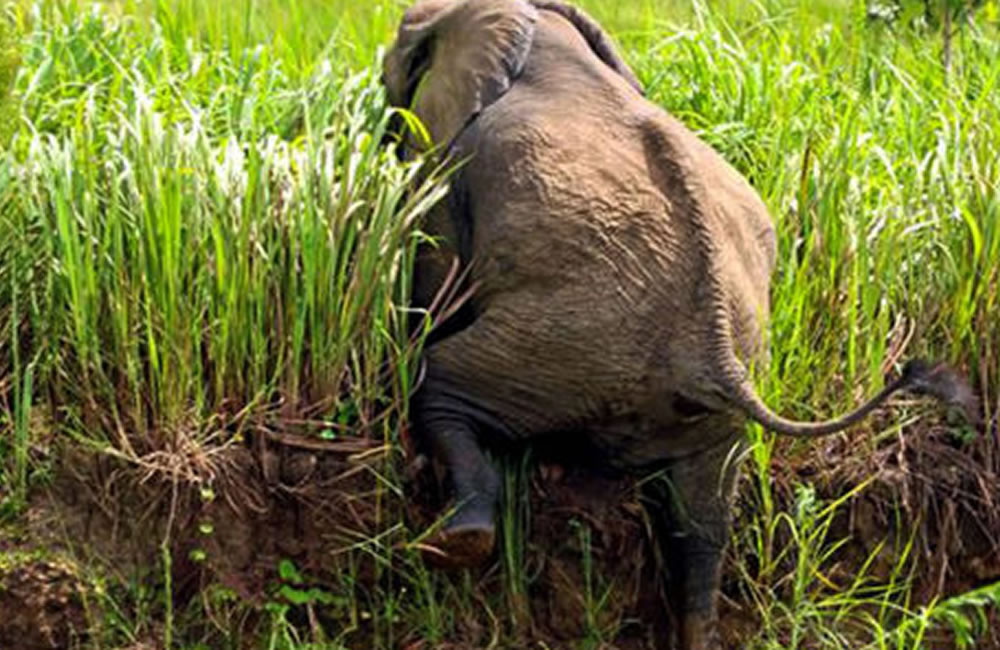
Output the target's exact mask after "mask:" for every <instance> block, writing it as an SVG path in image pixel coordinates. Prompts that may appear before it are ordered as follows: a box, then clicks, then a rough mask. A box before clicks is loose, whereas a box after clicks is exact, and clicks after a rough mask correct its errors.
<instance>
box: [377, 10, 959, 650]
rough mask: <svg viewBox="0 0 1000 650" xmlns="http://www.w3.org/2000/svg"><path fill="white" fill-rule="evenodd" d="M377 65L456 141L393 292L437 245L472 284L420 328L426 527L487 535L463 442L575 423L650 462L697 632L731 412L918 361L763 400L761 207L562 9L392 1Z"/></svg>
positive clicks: (924, 376)
mask: <svg viewBox="0 0 1000 650" xmlns="http://www.w3.org/2000/svg"><path fill="white" fill-rule="evenodd" d="M383 78H384V83H385V85H386V89H387V92H388V95H389V99H390V102H391V103H392V104H393V105H395V106H405V107H410V108H412V110H413V111H414V112H415V113H416V114H417V116H418V117H420V118H421V120H422V121H423V122H424V124H425V125H426V127H427V128H428V130H429V132H430V134H431V136H432V140H433V143H434V144H435V145H436V146H438V147H439V148H440V150H441V151H443V152H444V153H445V154H446V155H449V156H452V157H454V158H455V159H466V162H465V164H464V165H463V166H462V167H461V168H460V171H459V172H458V173H457V174H456V175H455V176H454V179H453V181H452V187H451V192H450V196H449V199H448V200H446V201H445V202H444V203H442V204H441V205H440V206H439V207H438V209H437V210H436V211H435V212H434V213H433V214H432V215H431V216H430V218H429V220H428V222H427V224H426V229H427V230H428V231H429V232H430V233H431V234H433V235H437V236H439V237H440V238H441V241H442V244H441V245H440V246H439V247H437V248H428V249H427V250H424V251H422V253H421V255H420V256H419V259H418V263H417V268H416V275H415V277H416V281H415V287H414V302H415V303H416V304H417V305H422V306H427V305H428V304H430V302H431V300H432V299H433V296H434V295H435V293H436V292H437V291H438V290H439V289H440V286H441V282H442V281H443V280H444V278H445V276H446V275H447V272H448V269H449V267H450V264H451V261H452V259H453V257H454V256H457V257H458V258H459V259H460V260H461V261H462V263H463V264H464V265H465V266H466V267H467V268H468V272H469V273H468V278H467V282H468V283H469V284H468V286H472V287H474V291H473V294H472V299H471V301H470V303H469V305H467V307H466V308H465V310H464V311H463V313H462V314H461V315H460V317H459V318H458V319H457V322H452V323H451V324H450V327H446V328H445V333H446V335H445V336H443V337H441V338H439V339H438V340H436V341H434V342H433V343H432V344H431V345H430V346H429V347H428V349H427V351H426V364H427V374H426V378H425V381H424V384H423V386H422V387H421V388H420V390H419V391H418V392H417V394H416V396H415V398H414V404H413V416H414V423H415V426H416V428H417V432H418V434H419V435H420V436H421V437H422V438H423V439H424V440H426V441H428V442H429V443H430V446H431V447H432V449H433V450H434V453H435V455H436V456H437V457H438V458H440V459H442V460H443V462H444V464H445V466H446V467H447V468H448V470H449V475H450V482H451V485H452V487H453V488H454V492H455V496H456V502H457V503H458V504H459V505H458V509H457V511H456V512H455V514H454V515H453V516H452V518H451V519H450V520H449V522H448V523H447V525H446V528H445V530H444V532H443V533H442V534H441V536H440V537H439V539H438V540H437V543H438V546H439V547H440V548H441V550H442V551H443V552H444V553H445V557H444V560H445V561H446V562H449V563H450V564H452V565H469V564H474V563H477V562H480V561H482V560H484V559H485V557H486V556H487V555H488V554H489V553H490V552H491V550H492V547H493V541H494V519H495V503H496V498H497V491H498V484H499V482H498V478H497V474H496V471H495V470H494V468H493V467H492V466H491V465H490V463H489V461H488V460H487V458H486V457H485V456H484V454H483V451H482V449H481V447H480V444H481V442H483V441H484V440H489V439H490V438H491V437H503V438H510V439H515V440H517V439H527V438H532V437H535V436H540V435H544V434H549V433H553V432H565V431H573V432H578V435H581V436H586V437H587V438H588V441H589V442H591V443H593V444H595V445H596V446H597V447H598V448H600V449H603V450H605V451H606V453H607V456H608V458H609V459H610V460H611V461H612V462H613V463H615V464H618V465H620V466H623V467H625V468H630V469H633V470H636V471H648V470H650V469H652V468H663V469H664V470H665V473H666V477H667V478H668V479H669V480H668V484H669V489H667V490H664V491H663V492H669V496H668V495H667V494H664V493H660V494H653V495H651V496H652V497H654V498H655V501H654V505H653V506H652V510H653V513H652V514H653V515H654V520H656V521H658V522H659V526H660V530H658V531H657V533H658V540H659V543H660V544H661V546H662V550H663V557H664V558H666V559H667V560H668V563H669V566H668V567H667V568H668V573H669V576H670V580H669V583H670V585H671V587H672V593H673V598H674V610H675V611H676V612H677V614H678V618H679V631H678V632H679V633H678V641H679V646H680V647H681V648H683V649H684V650H694V649H700V648H710V647H714V644H715V643H716V641H715V640H714V636H715V635H714V628H715V616H716V613H715V591H716V589H717V585H718V579H719V563H720V554H721V552H722V550H723V547H724V544H725V542H726V539H727V536H728V533H727V526H728V521H727V519H728V514H729V509H730V508H729V504H730V498H731V495H732V492H733V486H734V480H735V464H736V463H735V456H737V455H738V452H739V449H738V448H739V445H740V441H741V440H742V438H743V435H742V434H743V431H744V424H745V422H746V420H747V419H748V418H750V419H753V420H756V421H758V422H761V423H762V424H763V425H764V426H766V427H768V428H770V429H772V430H774V431H777V432H780V433H786V434H791V435H805V436H810V435H820V434H824V433H830V432H833V431H838V430H841V429H843V428H845V427H846V426H849V425H850V424H852V423H853V422H856V421H857V420H859V419H860V418H862V417H863V416H864V415H866V414H867V413H868V412H870V411H871V410H872V409H873V408H875V407H876V406H877V405H878V404H879V403H881V402H882V401H884V399H885V398H886V397H887V396H888V394H889V393H891V392H892V391H894V390H897V389H899V388H906V387H910V388H913V387H914V385H915V384H920V382H923V383H924V384H927V383H933V380H934V379H935V373H938V371H939V368H937V367H935V368H930V369H928V368H926V367H924V366H914V367H911V368H909V369H908V371H907V372H905V373H904V375H903V377H902V378H901V379H899V380H897V381H896V382H894V383H893V384H891V385H889V386H888V387H887V388H886V389H885V390H884V391H883V392H882V393H880V394H879V395H878V396H876V397H875V398H874V399H873V400H871V402H869V403H868V404H865V405H864V406H862V407H860V408H859V409H858V410H857V411H855V412H852V413H851V414H848V415H847V416H844V417H843V418H841V419H839V420H834V421H830V422H825V423H800V422H792V421H789V420H786V419H784V418H781V417H780V416H777V415H775V414H774V413H772V412H771V411H770V410H768V408H767V407H766V406H765V405H764V404H763V403H762V402H761V400H760V399H759V398H758V397H757V395H756V393H755V392H754V388H753V386H752V385H751V384H750V382H749V379H748V372H747V367H748V365H749V364H751V363H761V362H763V361H764V345H763V334H764V327H765V321H766V318H767V316H768V310H769V304H768V284H769V278H770V276H771V272H772V270H773V268H774V263H775V234H774V229H773V227H772V224H771V220H770V218H769V216H768V214H767V211H766V209H765V206H764V205H763V203H762V202H761V200H760V198H759V197H758V196H757V194H756V193H755V191H754V190H753V189H752V188H751V187H750V186H749V185H748V184H747V182H746V181H745V180H744V179H743V177H742V176H741V175H740V174H739V173H737V172H736V171H735V170H734V169H733V168H732V167H730V166H729V165H728V164H727V163H726V162H725V161H724V160H723V159H722V158H721V157H720V156H719V155H717V154H716V153H715V152H714V151H713V150H712V149H711V148H709V147H708V146H707V145H705V144H704V143H703V142H701V141H700V140H699V139H698V138H696V137H695V136H694V135H693V134H692V133H691V132H689V131H688V130H687V129H686V128H685V127H684V126H682V125H681V124H680V123H679V122H678V121H676V120H675V119H673V118H672V117H670V116H669V115H667V114H666V113H665V112H664V111H663V110H661V109H660V108H659V107H657V106H655V105H653V104H652V103H650V102H648V101H646V100H645V99H644V98H643V96H642V92H641V90H640V87H639V84H638V82H637V81H636V79H635V77H634V76H633V74H632V72H631V71H630V70H629V69H628V67H627V65H626V64H625V63H624V61H622V59H621V58H620V57H619V56H618V54H617V53H616V52H615V49H614V47H613V46H612V45H611V43H610V41H609V39H608V38H607V36H606V35H605V34H604V33H603V32H602V31H601V29H600V28H599V27H598V26H597V25H596V24H595V23H594V22H592V21H591V20H590V19H589V18H588V17H587V16H585V15H584V14H583V13H581V12H579V11H578V10H576V9H573V8H570V7H567V6H565V5H561V4H558V3H555V2H542V1H534V2H528V1H525V0H426V1H425V2H421V3H419V4H417V5H415V6H414V7H412V8H411V9H410V10H409V11H408V12H407V13H406V15H405V17H404V19H403V22H402V25H401V26H400V28H399V33H398V37H397V40H396V42H395V44H394V46H393V48H392V49H391V51H390V52H389V54H388V56H387V59H386V63H385V70H384V77H383ZM404 146H405V147H407V148H409V150H411V151H412V150H413V149H415V148H418V143H416V142H415V138H414V137H412V136H410V137H409V138H408V139H407V141H406V143H405V144H404ZM939 374H940V373H939ZM925 388H926V387H925ZM956 390H957V389H956Z"/></svg>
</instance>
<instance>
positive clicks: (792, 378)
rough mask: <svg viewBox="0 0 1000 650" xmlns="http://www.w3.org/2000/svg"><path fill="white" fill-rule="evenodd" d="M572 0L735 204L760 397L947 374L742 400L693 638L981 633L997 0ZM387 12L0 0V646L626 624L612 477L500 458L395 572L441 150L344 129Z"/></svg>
mask: <svg viewBox="0 0 1000 650" xmlns="http://www.w3.org/2000/svg"><path fill="white" fill-rule="evenodd" d="M580 4H581V5H582V6H584V7H585V8H586V9H587V10H588V11H590V12H591V13H592V14H593V15H594V16H595V17H597V18H598V19H599V20H600V21H601V22H602V24H604V25H605V26H606V28H607V29H608V30H609V31H610V32H611V33H612V34H613V35H614V36H615V37H616V39H617V40H618V42H619V43H620V44H621V46H622V49H623V51H624V53H625V54H626V58H627V59H628V61H629V62H630V63H631V64H632V65H633V66H634V69H635V71H636V73H637V74H638V76H639V78H640V79H641V81H642V82H643V84H644V86H645V87H646V91H647V95H648V97H649V98H650V99H651V100H653V101H655V102H657V103H659V104H661V105H662V106H664V108H666V109H667V110H668V111H670V112H672V113H673V114H674V115H676V116H677V117H679V118H680V119H681V120H683V121H684V122H685V123H687V124H688V125H689V126H690V127H691V128H693V129H694V130H696V131H697V132H698V133H699V134H700V135H701V136H702V137H703V138H705V139H706V140H707V141H709V142H710V143H711V144H712V145H713V146H715V147H716V148H718V149H719V150H720V151H721V152H722V153H723V154H724V155H725V156H726V157H727V158H728V159H729V160H730V161H731V162H732V163H733V164H735V165H736V166H737V167H738V168H739V169H740V170H741V171H742V172H743V173H745V174H746V175H747V177H748V178H749V179H750V181H751V182H752V184H753V185H754V186H755V187H756V188H757V190H758V191H759V192H760V193H761V195H762V196H763V198H764V200H765V201H766V203H767V204H768V205H769V207H770V209H771V212H772V214H773V216H774V218H775V220H776V223H777V224H778V228H779V246H780V262H779V269H778V272H777V274H776V276H775V278H774V283H773V304H774V316H773V320H772V324H771V341H770V345H771V358H772V362H771V364H770V366H769V368H767V369H766V370H763V371H762V372H760V373H759V377H758V385H759V387H760V388H761V390H762V393H763V394H764V396H765V397H766V399H767V401H768V403H769V404H771V405H772V406H773V407H774V408H776V409H778V410H780V411H781V412H783V413H787V414H789V415H794V416H797V417H802V418H807V417H814V416H817V415H820V414H828V413H833V412H835V411H840V410H843V409H846V408H848V407H850V406H851V405H853V404H854V403H856V402H857V401H858V399H859V398H860V397H861V396H862V395H866V394H868V393H870V392H872V391H873V390H874V389H876V388H878V386H879V385H880V384H881V382H882V378H883V376H884V375H885V374H886V373H888V372H891V371H893V370H894V369H896V368H898V366H899V362H900V360H901V359H902V358H904V357H914V356H927V357H932V358H940V359H944V360H947V361H949V362H952V363H954V364H955V365H956V366H958V367H960V368H962V369H963V370H964V371H965V372H967V373H968V375H969V376H970V377H971V378H972V380H973V382H974V383H975V386H976V390H977V392H978V394H979V395H980V397H981V399H982V404H983V416H984V425H983V427H982V428H980V429H973V428H970V427H968V426H967V425H964V424H963V423H961V422H960V421H952V420H951V419H950V418H949V417H948V416H947V414H940V413H939V412H938V411H937V410H936V409H935V408H932V407H928V406H927V405H925V404H924V403H923V402H921V401H919V400H912V399H900V400H897V401H895V402H893V404H892V405H891V406H890V407H889V408H887V409H885V411H883V412H882V413H880V414H879V415H878V416H877V417H875V418H873V419H872V421H871V422H869V423H868V424H866V425H864V426H862V427H859V428H858V429H857V430H856V431H854V432H852V433H850V434H847V435H842V436H838V437H835V438H833V439H830V440H827V441H824V442H822V443H819V444H801V443H790V442H788V441H779V440H776V439H775V438H773V437H772V436H770V435H768V434H766V433H765V432H762V431H760V430H759V429H757V428H753V427H752V428H750V429H749V430H748V433H747V435H748V436H750V438H751V439H752V441H753V442H754V446H753V451H752V454H751V456H750V457H749V458H748V459H747V460H746V463H745V469H746V472H745V475H746V477H745V480H744V481H743V483H742V485H741V498H740V507H739V511H738V513H737V523H738V525H737V527H736V528H735V530H734V534H733V539H732V548H731V551H730V557H729V560H728V562H727V577H726V584H725V597H724V611H725V613H726V615H725V616H724V623H723V626H724V631H723V636H724V638H725V639H726V640H727V642H728V643H729V644H730V645H732V646H733V647H742V646H746V647H753V648H880V649H881V648H890V647H891V648H918V647H956V646H957V647H980V648H984V647H1000V645H996V644H997V634H996V631H995V629H996V628H995V627H994V628H993V630H991V628H990V625H989V622H990V620H995V619H993V618H992V617H995V610H994V607H995V605H996V603H997V601H998V600H1000V582H998V581H1000V544H998V540H1000V514H998V513H1000V509H998V508H997V507H996V506H997V504H996V503H995V500H996V498H997V495H998V494H1000V489H998V488H1000V479H998V474H1000V435H998V431H997V426H998V414H1000V392H998V386H1000V334H998V328H997V325H996V324H997V323H998V322H1000V295H998V293H1000V292H998V287H1000V277H998V276H1000V271H998V269H1000V199H998V193H997V190H998V184H1000V156H998V153H997V152H998V145H1000V90H998V79H1000V31H998V30H1000V17H998V6H997V3H996V2H995V1H992V0H991V1H989V2H975V3H970V2H962V1H957V0H941V1H940V2H934V1H931V0H928V2H901V3H899V4H893V3H883V4H879V5H874V4H870V3H866V2H862V1H859V0H760V1H758V2H736V1H733V0H718V1H716V2H701V1H694V2H667V1H666V0H630V1H620V2H611V1H610V0H584V1H582V2H580ZM403 8H404V7H403V6H402V5H400V4H399V3H397V2H391V1H389V0H375V1H372V2H369V3H357V2H353V0H289V1H287V2H279V1H278V0H238V1H233V2H204V1H201V0H159V1H155V2H154V1H147V0H108V1H105V2H97V3H85V2H81V1H79V0H48V1H44V2H35V3H32V2H27V1H22V0H15V1H14V2H13V3H8V4H6V5H5V6H4V13H3V17H2V19H0V471H2V474H0V512H2V515H0V516H2V521H3V528H2V533H0V609H2V611H3V612H4V617H2V618H3V619H5V620H3V621H0V646H3V647H8V646H9V647H27V645H31V644H36V647H66V646H69V645H79V646H84V647H132V648H139V647H192V648H194V647H208V648H215V647H232V648H236V647H269V648H300V647H316V648H318V647H323V648H341V647H345V648H372V647H374V648H396V647H404V648H408V649H411V650H415V649H417V648H431V647H450V648H462V647H468V648H481V647H494V648H510V647H550V648H563V647H579V648H614V647H619V648H639V647H651V643H652V641H651V640H652V639H653V638H654V637H657V636H659V637H661V638H662V636H663V629H664V625H665V624H664V621H665V620H666V616H665V614H663V613H662V612H661V611H660V609H659V607H660V606H659V601H658V600H657V599H656V597H655V588H654V587H652V586H651V584H650V582H649V580H648V577H649V574H650V571H649V570H648V569H649V566H651V563H652V559H651V558H649V554H648V553H647V552H646V548H645V546H644V539H645V534H644V523H643V522H644V519H643V516H642V514H641V510H640V509H639V508H638V507H637V504H636V499H635V496H634V491H633V490H632V489H631V488H630V486H629V483H628V482H627V481H619V482H618V483H615V484H614V486H613V489H608V490H605V492H607V493H609V494H611V495H612V496H613V497H614V498H613V499H611V501H607V500H604V501H602V500H601V499H600V498H596V497H594V498H591V497H586V493H587V490H586V489H585V488H586V487H587V486H593V485H595V484H597V485H599V486H602V487H603V486H605V485H606V484H605V483H601V482H599V481H598V479H596V478H594V477H587V476H575V475H569V476H565V477H563V478H561V479H560V478H552V472H551V471H546V472H545V473H543V474H542V475H540V474H539V472H538V471H537V470H536V461H535V460H534V459H533V457H532V456H531V455H530V454H529V455H513V456H511V457H510V458H505V459H504V460H503V462H504V463H505V467H506V470H505V475H506V484H507V487H508V490H507V496H506V497H505V507H504V520H503V522H502V523H503V531H504V534H503V540H502V545H501V548H500V552H499V554H498V557H497V560H496V563H495V564H494V565H493V566H490V567H487V568H485V569H484V570H482V571H480V572H464V573H462V574H458V575H441V574H437V573H433V572H430V571H428V570H427V569H426V568H425V567H424V565H423V563H422V562H421V561H420V558H419V552H418V551H419V549H420V542H421V539H422V538H423V537H424V535H425V534H426V531H427V526H429V525H431V523H432V517H430V516H429V515H428V514H427V512H428V511H430V512H433V508H432V507H428V508H424V507H423V505H424V504H423V500H424V497H423V496H422V495H423V493H422V492H420V491H419V490H418V489H417V488H416V487H415V486H419V485H421V483H420V479H419V478H415V477H414V472H413V468H412V467H411V466H410V465H409V461H410V460H411V459H410V458H408V457H407V455H406V453H405V451H406V449H407V444H408V443H407V436H406V397H407V395H408V394H409V393H410V391H411V390H412V389H413V386H414V385H415V383H416V382H417V381H418V379H419V372H418V364H417V363H416V359H417V358H418V355H419V351H420V345H421V336H417V337H416V338H412V339H411V338H410V336H409V334H408V332H407V329H406V319H407V318H408V317H409V316H410V314H409V313H408V312H407V310H406V309H405V307H404V306H405V304H406V296H407V287H408V283H409V265H410V262H411V260H412V255H413V251H414V248H415V246H416V244H417V243H418V242H419V241H421V237H420V233H419V223H420V218H421V216H422V215H423V214H424V213H425V212H426V211H427V209H428V208H429V206H430V205H432V204H433V202H434V201H436V200H439V199H440V198H441V196H442V195H443V193H444V187H445V186H444V181H445V175H446V172H444V171H442V170H432V173H431V174H430V177H429V178H428V179H427V180H426V181H423V182H422V183H421V184H419V186H417V187H414V186H413V185H414V179H415V178H417V176H418V173H419V172H420V170H421V169H422V168H423V167H425V166H427V165H428V164H429V163H428V162H425V161H417V162H415V163H411V164H401V163H399V162H398V161H396V160H395V158H394V156H393V155H392V153H391V151H390V150H387V149H386V148H384V147H381V146H380V142H381V141H382V139H383V136H384V135H385V134H386V129H387V123H388V118H387V114H386V109H385V105H384V99H383V97H382V94H381V91H380V89H379V87H378V72H377V59H378V56H379V52H380V48H381V47H383V46H385V45H386V44H387V43H388V42H390V41H391V39H392V36H393V32H394V29H395V25H396V24H397V21H398V18H399V16H400V14H401V11H402V9H403ZM437 316H440V314H437ZM428 322H430V320H428ZM602 480H603V479H602ZM560 486H561V487H560ZM591 491H593V490H591ZM567 492H570V493H575V494H577V495H579V494H584V495H585V497H586V498H583V499H576V500H574V498H572V497H569V496H566V494H565V493H567ZM519 494H530V495H531V498H530V499H522V498H519V497H518V495H519ZM644 558H645V559H644ZM650 593H652V597H650ZM667 627H668V626H667Z"/></svg>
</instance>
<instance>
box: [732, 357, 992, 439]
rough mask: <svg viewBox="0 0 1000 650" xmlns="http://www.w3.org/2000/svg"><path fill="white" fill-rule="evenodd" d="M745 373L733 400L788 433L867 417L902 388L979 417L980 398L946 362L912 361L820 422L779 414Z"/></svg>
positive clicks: (819, 432)
mask: <svg viewBox="0 0 1000 650" xmlns="http://www.w3.org/2000/svg"><path fill="white" fill-rule="evenodd" d="M740 365H741V366H742V364H740ZM742 375H743V376H742V377H741V378H739V379H735V381H733V382H731V383H732V384H733V385H732V386H731V387H730V391H728V392H729V395H730V399H731V401H733V402H735V404H736V405H737V406H738V407H739V408H741V409H742V410H743V411H744V412H745V413H746V414H747V415H748V416H749V417H750V418H751V419H753V420H756V421H757V422H759V423H760V424H761V425H762V426H763V427H764V428H765V429H769V430H771V431H774V432H775V433H779V434H783V435H787V436H796V437H800V438H812V437H816V436H823V435H827V434H830V433H836V432H837V431H842V430H844V429H846V428H847V427H849V426H851V425H852V424H855V423H857V422H859V421H861V420H862V419H864V418H865V417H866V416H867V415H869V414H870V413H871V412H872V411H874V410H875V409H876V408H878V407H879V406H881V405H882V403H883V402H885V401H886V399H887V398H888V397H889V396H890V395H892V394H893V393H895V392H896V391H900V390H908V391H910V392H912V393H917V394H921V395H930V396H932V397H935V398H937V399H938V400H941V401H942V402H945V403H947V404H950V405H954V406H958V407H960V408H961V409H962V410H963V412H964V414H965V417H966V418H967V419H968V420H969V422H973V423H975V422H977V421H978V418H979V406H978V400H977V399H976V397H975V395H974V394H973V392H972V389H971V388H970V387H969V385H968V384H967V383H966V382H965V380H963V379H962V377H961V376H960V375H959V374H958V373H957V372H956V371H955V370H953V369H952V368H950V367H949V366H947V365H945V364H943V363H934V364H931V363H927V362H926V361H921V360H913V361H910V362H908V363H907V364H906V365H905V366H904V367H903V372H902V373H901V374H900V376H899V377H897V378H896V379H895V380H894V381H892V382H891V383H889V384H888V385H887V386H886V387H885V388H883V389H882V390H881V391H879V392H878V394H877V395H875V396H874V397H872V398H871V399H869V400H868V401H867V402H865V403H864V404H862V405H861V406H859V407H857V408H856V409H854V410H853V411H851V412H850V413H846V414H844V415H842V416H841V417H838V418H834V419H832V420H825V421H820V422H801V421H796V420H789V419H787V418H784V417H782V416H780V415H778V414H777V413H775V412H774V411H772V410H771V409H770V408H768V406H767V405H766V404H765V403H764V402H763V400H761V399H760V396H758V395H757V392H756V391H755V390H754V387H753V385H752V384H751V383H750V379H749V375H748V374H747V373H742Z"/></svg>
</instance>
